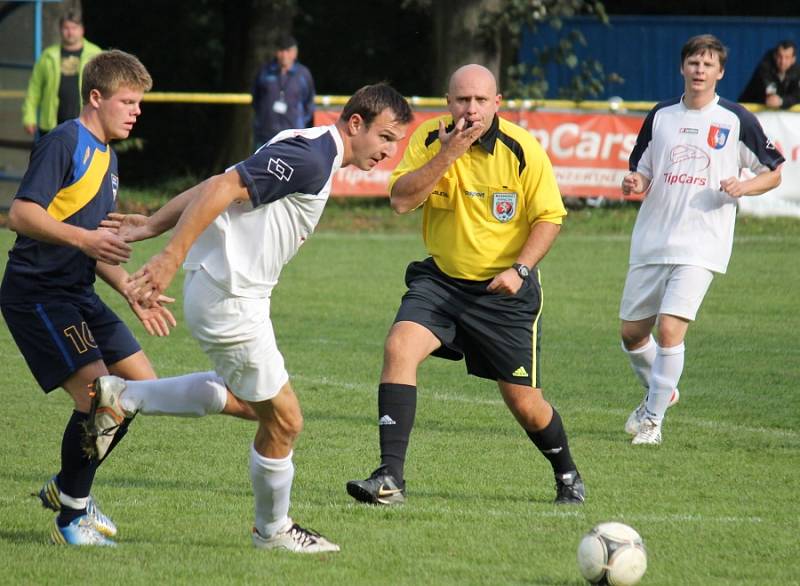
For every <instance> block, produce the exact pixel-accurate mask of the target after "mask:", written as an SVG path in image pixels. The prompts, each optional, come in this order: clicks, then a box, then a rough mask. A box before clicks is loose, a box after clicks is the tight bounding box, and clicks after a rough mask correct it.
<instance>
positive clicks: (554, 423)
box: [525, 407, 577, 474]
mask: <svg viewBox="0 0 800 586" xmlns="http://www.w3.org/2000/svg"><path fill="white" fill-rule="evenodd" d="M525 433H527V434H528V437H529V438H531V441H532V442H533V443H534V445H535V446H536V447H537V448H539V451H540V452H541V453H542V455H543V456H544V457H545V458H547V459H548V460H549V461H550V465H551V466H552V467H553V472H555V473H556V474H564V473H565V472H572V471H573V470H576V469H577V468H576V467H575V462H573V461H572V455H571V454H570V453H569V443H568V442H567V432H566V431H564V424H563V423H562V422H561V416H560V415H559V414H558V411H556V409H555V407H553V418H552V419H551V420H550V423H548V424H547V427H545V428H544V429H541V430H539V431H528V430H525Z"/></svg>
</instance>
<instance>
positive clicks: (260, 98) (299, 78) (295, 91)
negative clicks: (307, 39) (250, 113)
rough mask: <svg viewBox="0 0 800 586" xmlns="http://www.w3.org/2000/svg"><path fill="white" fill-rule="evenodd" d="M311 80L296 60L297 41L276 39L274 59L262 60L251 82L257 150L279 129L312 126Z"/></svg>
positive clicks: (283, 37) (312, 99)
mask: <svg viewBox="0 0 800 586" xmlns="http://www.w3.org/2000/svg"><path fill="white" fill-rule="evenodd" d="M314 94H315V91H314V79H313V78H312V77H311V72H310V71H309V70H308V68H307V67H306V66H305V65H302V64H301V63H298V62H297V41H296V40H295V39H294V37H293V36H291V35H288V34H287V35H283V36H282V37H281V38H280V39H278V44H277V50H276V51H275V58H274V59H273V60H272V61H270V62H269V63H265V64H264V65H263V66H262V67H261V69H260V70H259V71H258V75H256V79H255V82H254V83H253V110H254V112H255V118H254V121H253V141H254V146H255V148H256V149H257V148H258V147H260V146H261V145H263V144H264V143H266V142H268V141H269V140H270V139H271V138H272V137H273V136H275V135H276V134H278V133H279V132H280V131H281V130H286V129H287V128H310V127H311V126H313V125H314Z"/></svg>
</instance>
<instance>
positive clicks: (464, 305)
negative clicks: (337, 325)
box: [394, 258, 542, 388]
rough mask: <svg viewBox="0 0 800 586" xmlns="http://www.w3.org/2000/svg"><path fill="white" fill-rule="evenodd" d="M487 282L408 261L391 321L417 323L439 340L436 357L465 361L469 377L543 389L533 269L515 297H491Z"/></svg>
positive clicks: (537, 291)
mask: <svg viewBox="0 0 800 586" xmlns="http://www.w3.org/2000/svg"><path fill="white" fill-rule="evenodd" d="M489 283H490V281H468V280H465V279H454V278H452V277H450V276H448V275H446V274H444V273H443V272H442V271H441V270H439V268H438V267H437V266H436V263H434V261H433V259H432V258H427V259H425V260H423V261H421V262H412V263H411V264H410V265H408V268H407V269H406V286H408V291H407V292H406V294H405V295H403V300H402V302H401V304H400V309H399V310H398V311H397V316H396V317H395V320H394V321H395V323H396V322H399V321H411V322H414V323H418V324H420V325H422V326H424V327H426V328H427V329H429V330H430V331H431V332H433V334H434V335H435V336H436V337H437V338H439V340H440V341H441V343H442V346H441V347H440V348H438V349H437V350H435V351H434V352H433V355H434V356H439V357H440V358H447V359H449V360H461V358H462V357H463V358H464V360H465V362H466V365H467V372H468V373H469V374H472V375H475V376H478V377H481V378H486V379H490V380H501V381H506V382H510V383H513V384H518V385H527V386H532V387H537V388H541V377H540V367H539V349H540V337H541V319H540V316H541V307H542V303H541V299H542V296H541V287H540V286H539V279H538V270H536V269H534V270H532V271H531V274H530V276H529V277H528V278H527V279H526V280H525V282H524V283H523V284H522V287H521V288H520V290H519V291H517V294H516V295H504V294H499V293H490V292H488V291H487V290H486V287H487V286H488V285H489Z"/></svg>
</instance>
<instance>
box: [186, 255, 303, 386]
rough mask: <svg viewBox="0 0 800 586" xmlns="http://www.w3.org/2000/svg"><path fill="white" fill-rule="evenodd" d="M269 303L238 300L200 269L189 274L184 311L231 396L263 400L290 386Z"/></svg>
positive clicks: (255, 300) (196, 337)
mask: <svg viewBox="0 0 800 586" xmlns="http://www.w3.org/2000/svg"><path fill="white" fill-rule="evenodd" d="M269 302H270V300H269V298H267V299H249V298H246V297H237V296H235V295H232V294H231V293H229V292H228V291H225V290H224V289H223V288H222V287H220V286H219V285H218V284H217V283H216V282H215V281H214V279H212V278H211V277H210V276H209V275H208V273H206V272H205V271H204V270H202V269H200V270H196V271H188V272H187V273H186V279H185V281H184V284H183V312H184V317H185V318H186V324H187V325H188V327H189V331H190V332H191V333H192V336H194V338H195V339H196V340H197V341H198V342H199V343H200V347H201V348H202V349H203V352H205V353H206V354H207V355H208V357H209V358H210V359H211V361H212V362H213V364H214V370H216V371H217V374H219V375H220V376H221V377H222V378H223V379H224V380H225V384H226V385H227V386H228V388H229V389H230V390H231V392H232V393H233V394H234V395H236V396H237V397H239V398H240V399H244V400H246V401H266V400H268V399H272V398H273V397H274V396H275V395H277V394H278V391H280V390H281V388H282V387H283V386H284V385H285V384H286V383H287V382H288V381H289V373H287V372H286V367H285V366H284V363H283V356H282V355H281V353H280V351H279V350H278V345H277V343H276V342H275V333H274V332H273V330H272V322H271V321H270V319H269Z"/></svg>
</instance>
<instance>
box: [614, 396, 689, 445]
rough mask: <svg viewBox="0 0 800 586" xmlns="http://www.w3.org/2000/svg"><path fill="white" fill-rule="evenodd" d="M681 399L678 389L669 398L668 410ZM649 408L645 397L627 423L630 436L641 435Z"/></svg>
mask: <svg viewBox="0 0 800 586" xmlns="http://www.w3.org/2000/svg"><path fill="white" fill-rule="evenodd" d="M680 398H681V392H680V391H679V390H678V389H675V390H673V391H672V395H671V396H670V398H669V404H668V405H667V408H668V409H669V408H670V407H672V406H673V405H674V404H675V403H677V402H678V401H679V400H680ZM646 408H647V395H645V396H644V399H642V402H641V403H639V406H638V407H637V408H636V409H634V410H633V412H631V414H630V415H628V420H627V421H626V422H625V433H627V434H628V435H636V434H637V433H639V426H640V425H641V424H642V420H643V419H644V412H645V410H646Z"/></svg>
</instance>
